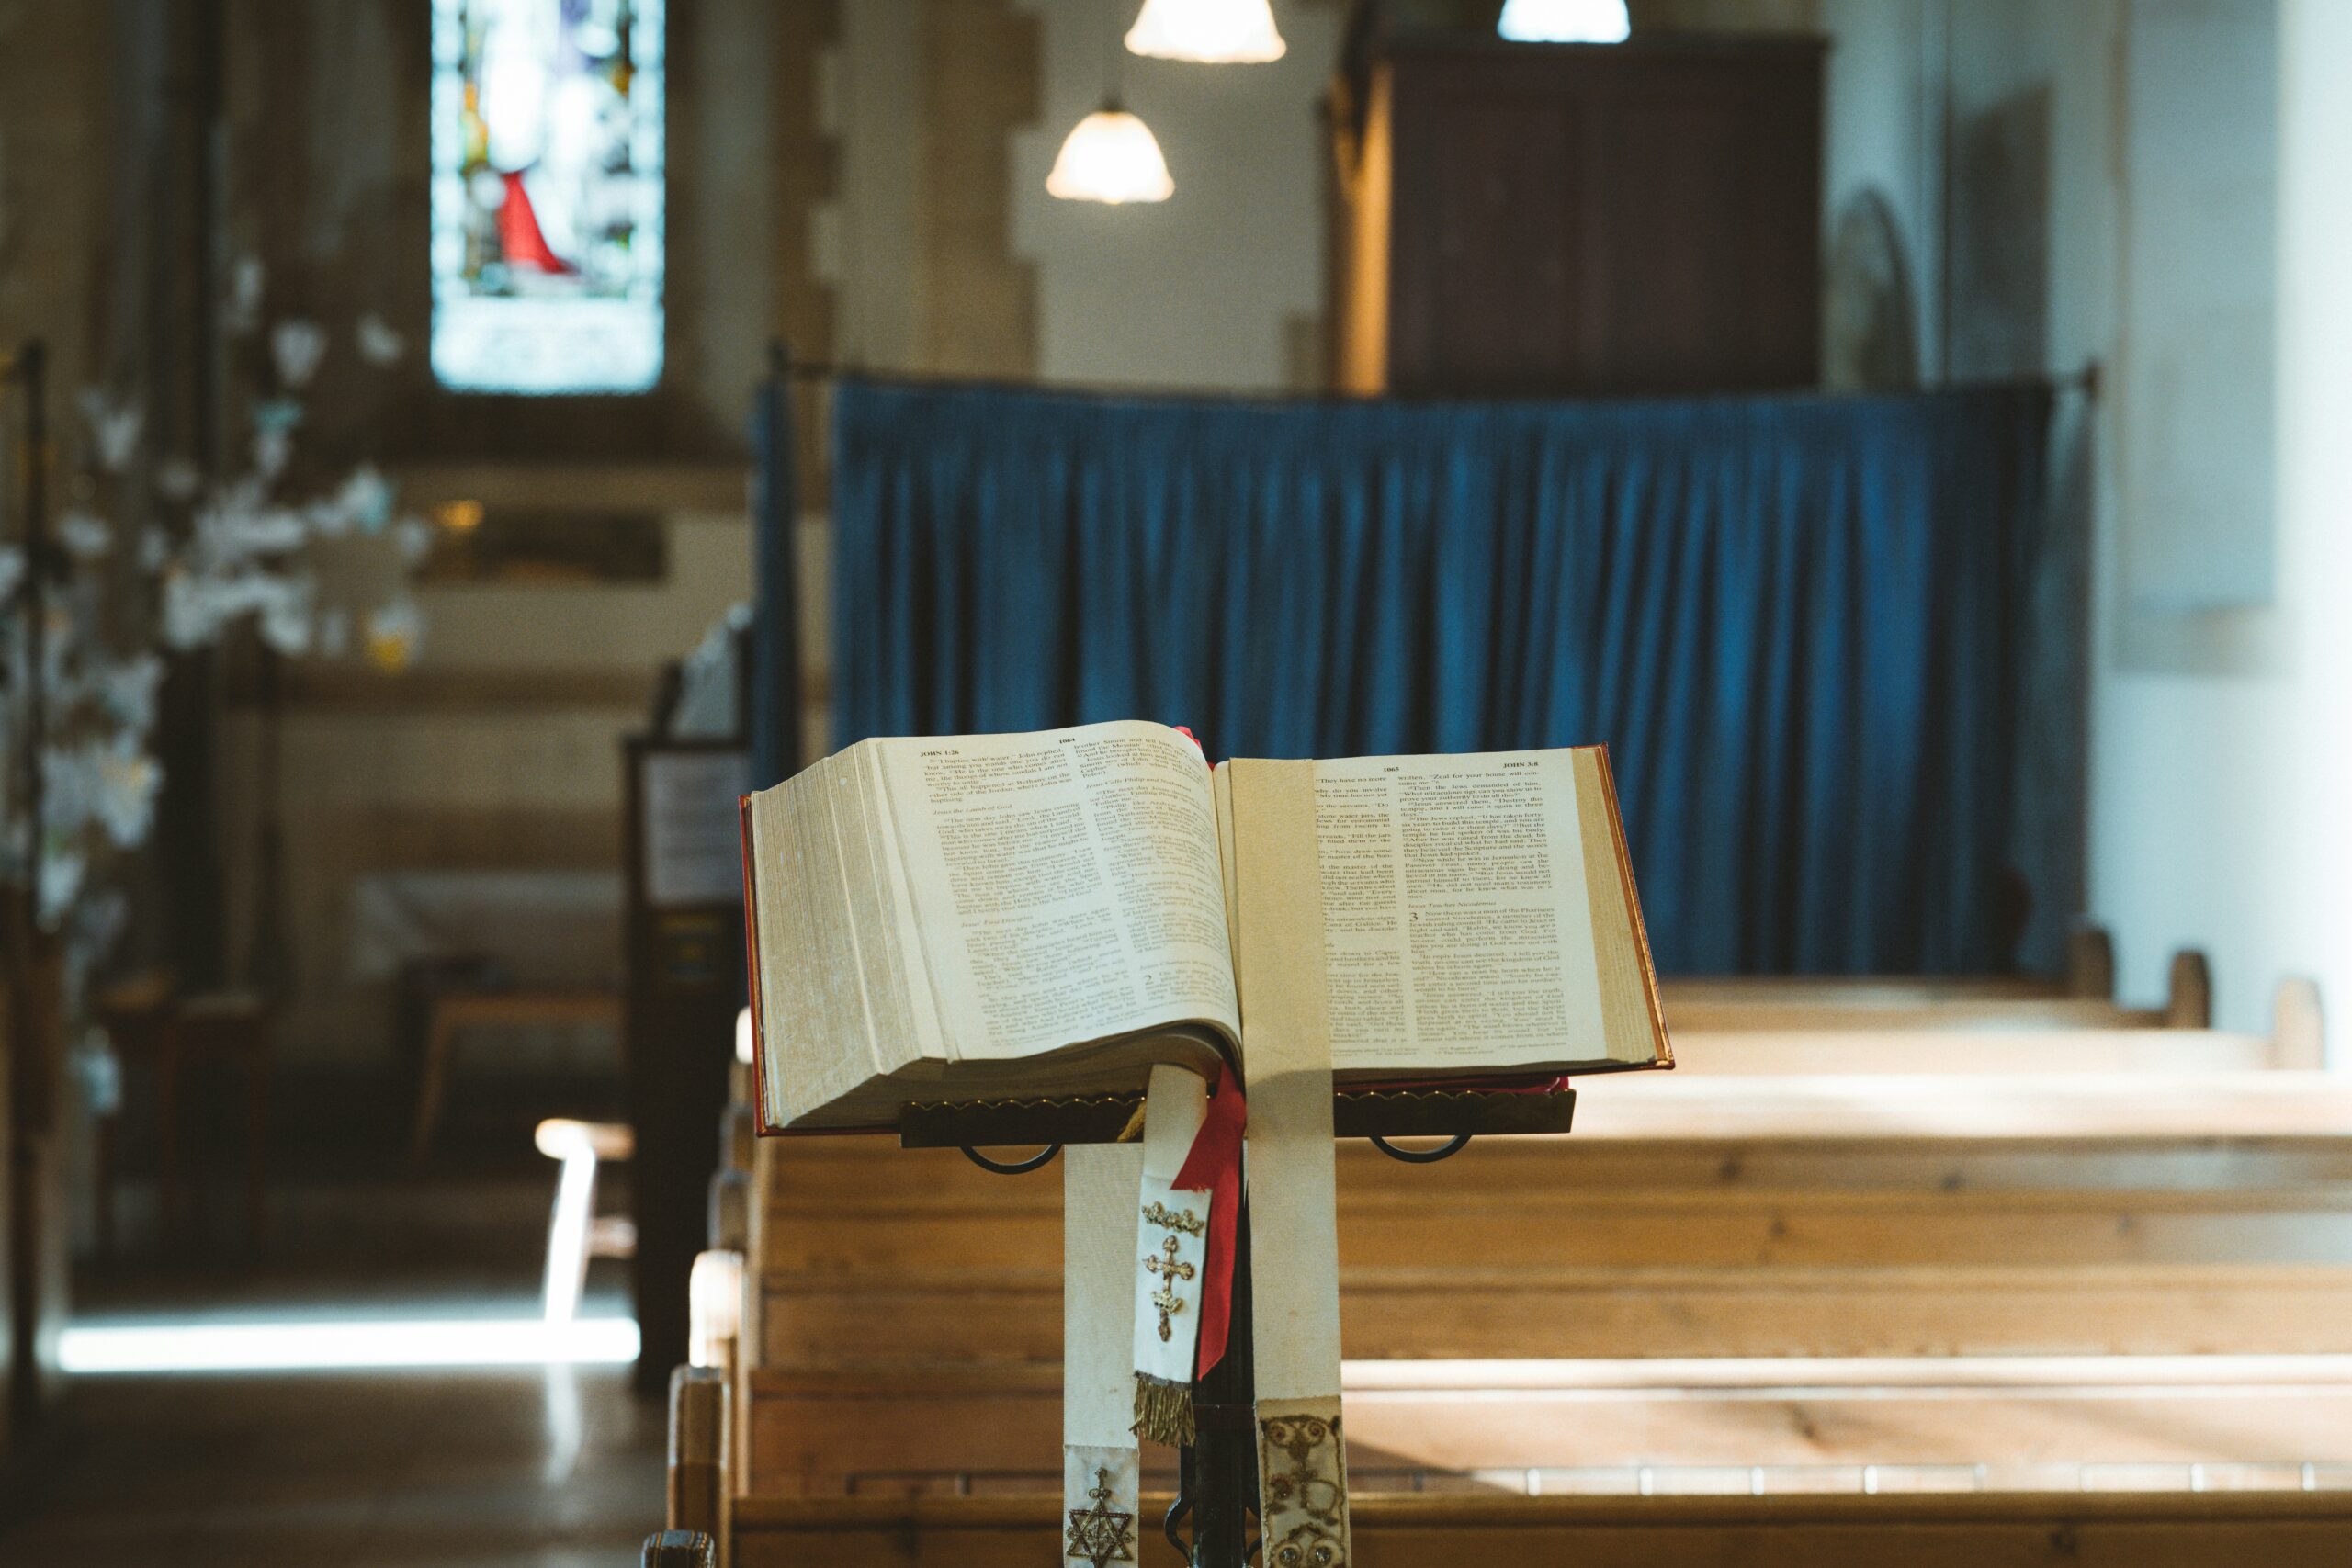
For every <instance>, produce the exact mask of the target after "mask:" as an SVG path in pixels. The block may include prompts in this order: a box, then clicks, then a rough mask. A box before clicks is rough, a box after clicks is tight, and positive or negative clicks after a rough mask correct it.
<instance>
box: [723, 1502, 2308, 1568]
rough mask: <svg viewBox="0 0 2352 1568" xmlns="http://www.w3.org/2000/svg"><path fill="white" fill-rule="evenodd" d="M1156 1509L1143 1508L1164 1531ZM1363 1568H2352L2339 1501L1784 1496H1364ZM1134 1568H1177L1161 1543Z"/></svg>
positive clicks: (900, 1560) (1012, 1517) (1000, 1506)
mask: <svg viewBox="0 0 2352 1568" xmlns="http://www.w3.org/2000/svg"><path fill="white" fill-rule="evenodd" d="M1167 1503H1168V1499H1167V1498H1166V1497H1165V1496H1155V1495H1146V1496H1145V1498H1144V1499H1143V1505H1142V1507H1143V1514H1144V1518H1145V1520H1146V1521H1147V1522H1156V1521H1157V1519H1158V1517H1159V1514H1160V1513H1161V1512H1162V1511H1163V1510H1164V1509H1165V1508H1166V1506H1167ZM1060 1508H1061V1500H1060V1498H1059V1497H1058V1496H1057V1495H1051V1494H1045V1495H1031V1496H1007V1497H985V1496H982V1497H917V1498H909V1499H892V1498H866V1497H828V1498H790V1497H752V1498H745V1499H742V1500H741V1501H740V1502H739V1503H738V1504H737V1505H736V1508H735V1517H734V1562H735V1564H736V1568H885V1565H898V1564H905V1563H925V1564H933V1563H936V1564H947V1563H953V1564H956V1568H1000V1565H1002V1568H1015V1565H1019V1568H1028V1565H1030V1564H1035V1563H1038V1562H1052V1561H1055V1560H1056V1559H1055V1553H1056V1551H1057V1544H1058V1541H1059V1539H1060V1529H1061V1525H1062V1522H1063V1521H1062V1515H1061V1512H1060ZM1352 1523H1353V1527H1354V1531H1355V1539H1356V1549H1357V1555H1358V1556H1359V1558H1360V1559H1361V1560H1362V1562H1363V1563H1364V1564H1365V1565H1366V1568H1457V1565H1460V1564H1465V1563H1508V1564H1510V1565H1511V1568H1657V1565H1658V1564H1661V1563H1670V1564H1691V1565H1707V1568H1730V1565H1733V1564H1736V1565H1737V1568H1886V1565H1888V1564H1894V1563H1900V1564H1903V1568H2028V1565H2031V1568H2246V1565H2247V1564H2255V1563H2259V1564H2262V1565H2263V1568H2319V1565H2322V1564H2335V1563H2340V1562H2345V1561H2346V1560H2347V1558H2352V1495H2347V1494H2343V1493H2333V1492H2310V1493H2305V1492H2269V1493H2205V1494H2194V1493H2188V1492H2177V1491H2176V1492H2165V1493H2154V1494H2134V1493H2115V1494H2084V1493H2072V1494H2069V1493H2060V1492H2013V1493H1988V1494H1975V1495H1896V1494H1889V1493H1881V1494H1877V1495H1813V1496H1808V1495H1781V1496H1772V1495H1768V1496H1761V1497H1758V1496H1672V1497H1657V1496H1651V1497H1610V1496H1550V1495H1545V1496H1478V1495H1439V1496H1383V1495H1362V1496H1359V1497H1358V1498H1357V1500H1356V1502H1355V1505H1354V1509H1353V1518H1352ZM1139 1533H1140V1534H1141V1537H1142V1551H1141V1553H1140V1556H1139V1561H1140V1562H1141V1563H1143V1564H1145V1565H1157V1568H1175V1564H1176V1563H1177V1562H1178V1561H1179V1560H1178V1558H1177V1555H1176V1553H1175V1552H1174V1551H1171V1550H1170V1548H1169V1546H1168V1544H1167V1542H1166V1541H1164V1540H1160V1539H1159V1532H1158V1531H1157V1530H1156V1529H1145V1530H1142V1531H1141V1532H1139Z"/></svg>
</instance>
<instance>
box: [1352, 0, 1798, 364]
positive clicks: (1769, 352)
mask: <svg viewBox="0 0 2352 1568" xmlns="http://www.w3.org/2000/svg"><path fill="white" fill-rule="evenodd" d="M1825 48H1826V45H1825V44H1824V42H1823V41H1822V40H1820V39H1809V38H1707V37H1698V36H1682V37H1677V36H1666V37H1659V38H1653V39H1639V38H1637V39H1634V40H1633V41H1631V42H1628V43H1624V44H1620V45H1614V46H1600V45H1525V44H1507V43H1503V42H1500V41H1498V40H1493V39H1484V38H1478V37H1455V36H1452V35H1443V36H1435V37H1430V38H1416V39H1393V40H1389V41H1386V42H1385V43H1383V44H1381V45H1379V46H1377V47H1376V48H1375V49H1374V51H1372V52H1371V53H1370V54H1369V56H1368V57H1367V58H1366V60H1365V61H1364V62H1363V65H1362V67H1361V69H1360V70H1359V71H1358V72H1357V73H1355V74H1354V75H1353V76H1352V77H1351V78H1349V79H1345V80H1343V82H1342V84H1341V87H1340V92H1339V94H1338V95H1337V102H1336V104H1335V112H1334V134H1335V137H1336V140H1337V143H1338V146H1337V152H1338V169H1339V178H1338V180H1337V182H1336V199H1335V201H1334V208H1333V236H1332V242H1333V252H1332V255H1333V264H1334V279H1333V286H1334V289H1335V294H1334V298H1333V301H1332V307H1333V308H1332V320H1333V323H1334V328H1335V332H1336V334H1337V341H1336V344H1335V345H1334V349H1335V353H1334V369H1335V373H1336V378H1337V380H1338V382H1339V384H1340V387H1341V388H1343V389H1347V390H1349V391H1355V392H1365V393H1373V392H1397V393H1432V392H1437V393H1536V392H1540V393H1567V394H1587V395H1596V394H1598V395H1607V394H1619V393H1642V392H1686V391H1722V390H1734V389H1768V388H1780V387H1803V386H1810V385H1812V384H1814V383H1815V381H1816V379H1817V378H1818V369H1819V358H1820V347H1819V335H1820V328H1819V320H1820V281H1819V275H1820V261H1819V258H1820V232H1821V87H1822V68H1823V58H1824V51H1825Z"/></svg>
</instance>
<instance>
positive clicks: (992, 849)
mask: <svg viewBox="0 0 2352 1568" xmlns="http://www.w3.org/2000/svg"><path fill="white" fill-rule="evenodd" d="M881 750H882V752H883V756H882V777H883V781H884V784H885V787H886V790H887V793H888V802H889V809H890V813H891V815H892V817H893V818H894V820H895V822H896V825H897V830H898V837H899V849H900V852H901V855H900V858H901V863H903V865H904V866H905V868H906V873H907V882H908V888H909V891H910V895H911V897H912V903H913V912H914V925H915V927H916V930H917V931H918V933H919V935H920V937H921V940H922V948H923V956H924V960H925V964H924V967H925V968H926V969H927V970H928V971H929V974H930V976H931V979H932V983H933V987H934V989H935V997H934V1002H935V1011H936V1016H937V1018H938V1021H939V1027H940V1030H941V1032H942V1034H943V1035H944V1039H945V1042H946V1044H947V1048H948V1051H949V1054H950V1055H951V1056H953V1057H959V1058H965V1059H974V1058H983V1057H1010V1056H1026V1055H1035V1054H1036V1053H1038V1052H1041V1051H1048V1050H1052V1049H1055V1048H1056V1047H1058V1046H1062V1045H1068V1044H1071V1043H1078V1042H1081V1041H1092V1040H1101V1039H1106V1038H1109V1037H1112V1036H1115V1035H1122V1034H1130V1033H1136V1032H1141V1031H1145V1030H1149V1029H1153V1028H1159V1027H1166V1026H1169V1025H1174V1024H1182V1023H1195V1022H1197V1023H1203V1024H1207V1025H1210V1026H1213V1027H1214V1028H1215V1029H1216V1030H1218V1031H1220V1032H1223V1033H1224V1034H1225V1035H1227V1037H1228V1038H1233V1039H1238V1037H1239V1034H1240V1020H1239V1018H1238V1011H1237V1009H1236V1007H1235V1003H1234V989H1233V968H1232V958H1231V953H1230V948H1229V945H1228V942H1227V933H1226V919H1225V884H1224V874H1223V872H1222V870H1221V868H1220V864H1219V857H1218V853H1217V838H1216V810H1215V807H1214V805H1213V802H1212V799H1211V795H1210V790H1209V770H1208V767H1207V765H1206V764H1205V763H1204V761H1202V759H1201V754H1200V752H1199V750H1197V749H1196V748H1194V747H1193V745H1192V744H1191V743H1190V742H1188V741H1187V740H1185V739H1184V738H1183V737H1182V736H1180V735H1178V734H1177V733H1176V732H1175V731H1174V730H1172V729H1169V728H1165V727H1164V726H1161V725H1157V724H1147V723H1142V722H1139V721H1133V720H1122V721H1118V722H1114V723H1109V724H1091V725H1081V726H1079V727H1077V728H1070V729H1053V730H1042V731H1038V732H1036V733H1034V734H1026V735H968V736H950V737H942V738H938V739H906V740H892V741H888V742H886V743H884V744H883V746H882V748H881Z"/></svg>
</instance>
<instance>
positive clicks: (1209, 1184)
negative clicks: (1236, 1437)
mask: <svg viewBox="0 0 2352 1568" xmlns="http://www.w3.org/2000/svg"><path fill="white" fill-rule="evenodd" d="M1249 1122H1250V1103H1249V1101H1248V1100H1244V1099H1243V1098H1242V1097H1241V1080H1240V1079H1239V1078H1238V1077H1234V1075H1233V1066H1232V1064H1231V1063H1229V1062H1228V1063H1224V1064H1221V1065H1220V1066H1219V1067H1218V1069H1217V1079H1216V1093H1215V1094H1213V1095H1211V1096H1210V1097H1209V1108H1208V1114H1207V1115H1206V1116H1205V1117H1204V1119H1203V1120H1202V1122H1201V1130H1200V1131H1199V1132H1198V1133H1195V1134H1193V1146H1192V1148H1191V1149H1190V1150H1189V1151H1188V1152H1187V1153H1186V1154H1185V1156H1184V1164H1183V1167H1182V1168H1181V1169H1180V1170H1178V1171H1177V1172H1176V1179H1174V1180H1173V1181H1171V1182H1170V1183H1169V1185H1170V1187H1176V1188H1181V1189H1182V1190H1184V1191H1187V1192H1206V1193H1207V1194H1208V1195H1209V1234H1208V1237H1207V1247H1206V1250H1205V1252H1204V1254H1203V1256H1202V1258H1201V1343H1200V1350H1199V1352H1198V1356H1197V1359H1195V1360H1194V1362H1193V1375H1195V1376H1199V1375H1201V1374H1203V1373H1205V1372H1206V1371H1208V1370H1209V1369H1210V1368H1211V1367H1214V1366H1216V1364H1217V1363H1218V1362H1219V1361H1221V1360H1223V1359H1225V1346H1226V1341H1227V1339H1228V1338H1229V1337H1231V1335H1232V1332H1233V1239H1234V1233H1235V1231H1236V1229H1237V1228H1238V1215H1239V1213H1240V1209H1241V1134H1242V1130H1243V1129H1244V1128H1245V1127H1247V1126H1248V1125H1249Z"/></svg>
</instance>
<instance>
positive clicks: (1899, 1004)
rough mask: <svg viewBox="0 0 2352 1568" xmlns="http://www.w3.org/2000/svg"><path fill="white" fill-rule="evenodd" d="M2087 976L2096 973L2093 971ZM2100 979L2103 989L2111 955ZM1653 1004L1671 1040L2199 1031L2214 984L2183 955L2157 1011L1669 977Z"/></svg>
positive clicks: (2052, 1000) (2077, 994) (1977, 993)
mask: <svg viewBox="0 0 2352 1568" xmlns="http://www.w3.org/2000/svg"><path fill="white" fill-rule="evenodd" d="M2102 940H2103V938H2102ZM2088 972H2090V973H2098V972H2099V971H2098V966H2096V965H2094V966H2089V969H2088ZM2104 972H2105V974H2106V976H2107V978H2108V982H2109V984H2110V985H2111V983H2112V958H2111V957H2110V958H2109V959H2108V960H2107V963H2106V965H2105V969H2104ZM2087 983H2088V982H2087V981H2086V982H2082V983H2081V984H2085V985H2086V984H2087ZM1659 998H1660V1002H1661V1004H1662V1006H1663V1008H1664V1010H1665V1013H1666V1022H1667V1027H1668V1030H1669V1031H1671V1032H1673V1033H1674V1034H1675V1035H1676V1036H1677V1037H1678V1038H1679V1036H1680V1035H1681V1034H1683V1033H1684V1032H1691V1031H1696V1032H1729V1031H1740V1030H1758V1031H1770V1032H1783V1033H1799V1032H1824V1031H1838V1032H1844V1031H1852V1030H1870V1031H1897V1032H1906V1033H1917V1032H1928V1031H1941V1030H1959V1031H1978V1032H1982V1031H1987V1030H2029V1031H2030V1030H2044V1031H2047V1030H2082V1029H2205V1028H2209V1027H2211V1023H2212V1010H2213V986H2212V977H2211V969H2210V966H2209V965H2208V964H2207V963H2206V960H2205V955H2204V954H2203V953H2199V952H2197V951H2195V950H2194V949H2184V950H2183V951H2181V952H2179V953H2175V954H2174V955H2173V960H2172V966H2171V975H2170V979H2169V982H2168V988H2167V994H2166V997H2165V1001H2164V1003H2163V1005H2161V1006H2158V1007H2129V1006H2125V1005H2123V1004H2121V1003H2119V1002H2117V1001H2116V1000H2115V999H2114V998H2113V997H2112V996H2111V995H2109V993H2108V991H2107V990H2105V989H2102V990H2099V991H2097V992H2092V991H2088V990H2087V989H2084V988H2079V987H2078V985H2076V984H2065V983H2057V982H2042V981H2034V980H2022V979H2013V978H2007V977H2002V978H1993V979H1975V980H1970V979H1945V978H1940V977H1922V978H1905V977H1894V976H1881V977H1871V976H1860V977H1843V976H1840V977H1810V976H1791V977H1777V976H1776V977H1750V976H1739V977H1732V978H1725V979H1670V980H1666V981H1663V982H1661V983H1660V985H1659ZM2308 1065H2314V1066H2315V1065H2316V1064H2308Z"/></svg>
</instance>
